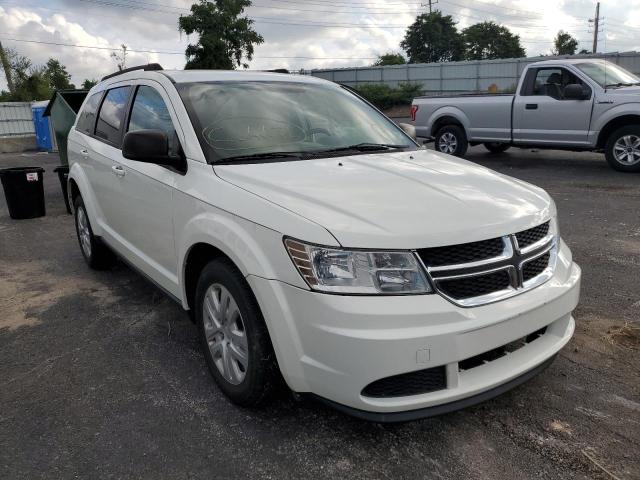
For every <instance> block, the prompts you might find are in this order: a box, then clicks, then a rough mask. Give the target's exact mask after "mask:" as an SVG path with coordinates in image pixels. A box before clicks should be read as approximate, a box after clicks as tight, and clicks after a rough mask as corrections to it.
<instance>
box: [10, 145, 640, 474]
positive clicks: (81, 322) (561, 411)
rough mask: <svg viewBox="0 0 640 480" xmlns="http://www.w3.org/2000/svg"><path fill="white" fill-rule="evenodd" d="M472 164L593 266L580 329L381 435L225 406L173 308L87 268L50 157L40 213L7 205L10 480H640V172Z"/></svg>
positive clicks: (539, 156)
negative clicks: (509, 183) (527, 197)
mask: <svg viewBox="0 0 640 480" xmlns="http://www.w3.org/2000/svg"><path fill="white" fill-rule="evenodd" d="M468 158H469V159H470V160H472V161H476V162H478V163H481V164H483V165H486V166H488V167H490V168H493V169H495V170H498V171H500V172H503V173H506V174H508V175H512V176H514V177H517V178H521V179H524V180H526V181H530V182H532V183H535V184H537V185H540V186H542V187H544V188H546V189H547V190H548V191H549V192H550V193H551V194H552V195H553V197H554V198H555V200H556V202H557V204H558V208H559V211H560V224H561V231H562V235H563V237H564V238H565V240H566V241H567V243H568V244H569V245H570V246H571V248H572V250H573V253H574V258H575V260H576V261H577V262H578V263H579V264H580V265H581V266H582V268H583V274H584V278H583V290H582V300H581V303H580V305H579V307H578V309H577V310H576V312H575V316H576V320H577V330H576V334H575V336H574V338H573V340H572V341H571V343H570V344H569V345H568V346H567V347H566V348H565V349H564V350H563V351H562V352H561V354H560V355H559V357H558V358H557V360H556V361H555V362H554V364H553V365H552V366H551V367H550V368H549V369H548V370H546V371H545V372H544V373H542V374H541V375H539V376H538V377H536V378H534V379H533V380H531V381H530V382H528V383H527V384H525V385H523V386H521V387H518V388H516V389H515V390H512V391H510V392H508V393H507V394H504V395H502V396H501V397H498V398H496V399H494V400H491V401H488V402H486V403H484V404H481V405H479V406H476V407H473V408H469V409H466V410H464V411H459V412H456V413H452V414H449V415H445V416H442V417H437V418H432V419H426V420H422V421H417V422H413V423H408V424H403V425H377V424H371V423H364V422H362V421H359V420H355V419H352V418H350V417H346V416H344V415H342V414H339V413H336V412H334V411H332V410H330V409H328V408H326V407H324V406H322V405H319V404H317V403H314V402H311V401H302V402H296V401H294V400H293V399H291V398H289V397H286V398H283V399H282V400H280V401H279V402H277V403H274V404H272V405H270V406H268V407H267V408H265V409H263V410H245V409H241V408H238V407H236V406H234V405H232V404H230V403H229V402H228V401H227V400H226V399H225V398H224V396H223V395H222V394H221V393H220V392H219V391H218V389H217V388H216V387H215V385H214V383H213V381H212V380H211V378H210V377H209V374H208V372H207V371H206V366H205V362H204V358H203V356H202V355H201V353H200V351H199V348H198V344H197V339H196V328H195V326H194V325H193V324H192V323H191V322H190V321H189V320H188V317H187V315H186V314H185V313H184V312H183V311H181V309H180V307H179V306H177V305H176V304H174V303H173V302H172V301H171V300H169V299H167V298H166V297H165V296H164V295H163V294H162V293H160V292H159V291H158V290H156V289H155V287H153V286H151V285H150V284H149V283H147V282H146V281H145V280H144V279H142V278H141V277H140V276H138V275H137V274H136V273H134V272H132V271H131V270H129V269H128V268H126V267H125V266H123V265H118V266H117V267H116V268H114V269H113V270H111V271H108V272H94V271H91V270H89V269H88V268H87V267H86V266H85V264H84V261H83V259H82V256H81V254H80V250H79V247H78V245H77V242H76V238H75V233H74V229H73V221H72V218H71V217H70V216H68V215H66V213H65V211H64V205H63V203H62V197H61V193H60V187H59V184H58V180H57V177H56V176H55V175H54V174H53V173H52V170H53V167H54V166H55V165H57V163H58V158H57V156H56V155H47V154H24V155H0V167H4V166H22V165H43V166H45V168H46V169H47V174H46V176H45V177H46V182H45V188H46V198H47V216H46V217H43V218H40V219H35V220H27V221H19V222H18V221H12V220H11V219H10V218H9V216H8V213H7V209H6V205H5V203H4V198H2V199H0V312H1V313H2V315H1V316H0V445H1V446H2V447H1V448H0V478H2V479H14V478H21V479H22V478H24V479H37V478H123V477H124V478H150V479H158V478H209V479H211V478H216V479H222V478H278V479H280V478H296V479H298V478H314V479H320V478H347V477H349V478H362V479H365V478H366V479H371V478H394V479H398V478H412V479H413V478H440V479H444V478H464V479H481V478H496V479H514V478H517V479H530V478H562V479H571V478H590V479H591V478H596V479H597V478H602V479H616V478H617V479H634V478H635V479H640V455H639V454H638V452H639V451H640V381H639V371H640V369H639V367H640V359H639V355H638V350H639V348H640V334H639V330H638V328H639V327H640V323H639V317H640V282H639V281H638V278H639V275H638V274H639V273H640V175H631V174H621V173H617V172H614V171H613V170H611V169H609V168H608V166H607V165H606V163H605V162H604V160H603V159H602V157H601V156H600V155H595V154H577V153H566V152H531V151H525V150H514V149H512V150H510V151H508V152H506V153H505V154H502V155H497V156H492V155H489V154H487V153H486V152H485V151H484V149H483V148H482V147H475V148H472V149H471V150H470V151H469V154H468Z"/></svg>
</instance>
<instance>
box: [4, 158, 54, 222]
mask: <svg viewBox="0 0 640 480" xmlns="http://www.w3.org/2000/svg"><path fill="white" fill-rule="evenodd" d="M43 175H44V168H41V167H17V168H4V169H2V170H0V180H2V187H3V188H4V196H5V198H6V199H7V207H9V215H10V216H11V218H13V219H15V220H20V219H24V218H36V217H43V216H44V215H45V213H46V212H45V209H44V186H43V183H42V176H43Z"/></svg>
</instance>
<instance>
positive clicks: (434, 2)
mask: <svg viewBox="0 0 640 480" xmlns="http://www.w3.org/2000/svg"><path fill="white" fill-rule="evenodd" d="M436 3H438V0H429V5H428V6H429V13H432V12H433V11H432V9H431V5H435V4H436ZM420 6H421V7H426V6H427V5H425V4H424V3H421V4H420Z"/></svg>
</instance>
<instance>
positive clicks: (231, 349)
mask: <svg viewBox="0 0 640 480" xmlns="http://www.w3.org/2000/svg"><path fill="white" fill-rule="evenodd" d="M194 308H195V315H196V323H197V325H198V329H199V330H200V342H201V345H202V350H203V353H204V356H205V359H206V362H207V366H208V367H209V371H210V372H211V375H212V376H213V378H214V380H215V381H216V383H217V384H218V387H220V390H222V391H223V392H224V394H225V395H226V396H227V397H229V399H230V400H231V401H232V402H233V403H236V404H238V405H241V406H243V407H254V406H258V405H261V404H263V403H265V402H266V401H267V400H269V399H270V398H271V397H272V396H273V395H274V393H275V392H276V391H277V389H278V386H279V385H281V382H282V380H281V378H282V377H281V375H280V370H279V368H278V364H277V361H276V358H275V353H274V351H273V346H272V345H271V339H270V337H269V332H268V331H267V326H266V324H265V321H264V318H263V317H262V313H261V311H260V307H259V306H258V302H257V301H256V299H255V297H254V295H253V292H252V291H251V288H250V287H249V285H248V284H247V282H246V280H245V279H244V277H243V276H242V274H241V273H240V272H239V271H238V269H237V268H236V267H235V266H234V265H233V264H232V263H231V262H230V261H228V260H226V259H216V260H213V261H211V262H210V263H209V264H207V266H205V267H204V269H203V271H202V274H201V275H200V279H199V280H198V285H197V287H196V297H195V305H194Z"/></svg>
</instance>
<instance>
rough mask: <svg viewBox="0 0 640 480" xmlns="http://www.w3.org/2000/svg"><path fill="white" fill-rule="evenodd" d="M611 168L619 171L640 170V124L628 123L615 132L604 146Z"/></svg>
mask: <svg viewBox="0 0 640 480" xmlns="http://www.w3.org/2000/svg"><path fill="white" fill-rule="evenodd" d="M604 156H605V158H606V159H607V162H608V163H609V165H610V166H611V168H613V169H615V170H618V171H619V172H640V125H628V126H626V127H622V128H619V129H618V130H616V131H615V132H613V133H612V134H611V135H610V136H609V138H608V139H607V143H606V145H605V147H604Z"/></svg>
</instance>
